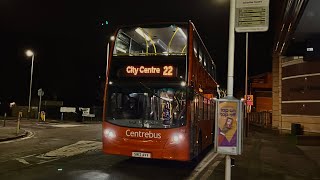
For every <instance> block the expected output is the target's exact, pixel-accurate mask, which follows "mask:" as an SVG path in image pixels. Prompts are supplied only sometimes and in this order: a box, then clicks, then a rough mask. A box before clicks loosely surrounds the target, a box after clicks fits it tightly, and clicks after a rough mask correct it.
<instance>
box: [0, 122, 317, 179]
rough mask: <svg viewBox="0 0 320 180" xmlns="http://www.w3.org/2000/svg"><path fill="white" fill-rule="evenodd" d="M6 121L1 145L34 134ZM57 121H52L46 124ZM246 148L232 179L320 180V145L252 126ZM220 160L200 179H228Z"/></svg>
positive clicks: (1, 135) (1, 129)
mask: <svg viewBox="0 0 320 180" xmlns="http://www.w3.org/2000/svg"><path fill="white" fill-rule="evenodd" d="M8 121H9V120H8ZM2 122H3V121H2V120H0V142H3V141H9V140H13V139H19V138H23V137H25V136H28V133H30V132H29V131H27V130H24V129H23V128H22V129H20V130H19V133H17V127H16V123H17V121H16V120H10V121H9V123H6V124H7V125H6V127H3V126H2ZM57 122H59V121H54V120H52V121H50V120H49V121H47V122H45V123H57ZM73 123H76V122H73ZM319 137H320V136H319ZM243 147H244V149H243V153H242V155H238V156H232V158H234V159H235V166H234V167H232V169H231V178H232V179H237V180H242V179H243V180H250V179H254V180H260V179H261V180H266V179H272V180H274V179H275V180H278V179H279V180H298V179H308V180H320V146H300V145H299V146H298V145H297V137H296V136H291V135H280V134H278V133H275V131H272V130H269V129H264V128H261V127H255V126H254V127H250V132H249V134H248V137H245V139H244V146H243ZM218 157H219V158H217V159H216V160H215V162H213V163H211V164H209V165H208V166H210V167H208V168H206V169H207V170H208V171H209V172H210V173H205V176H202V178H200V179H215V180H218V179H219V180H220V179H224V175H225V174H224V172H225V169H224V168H225V162H224V158H223V157H224V156H223V155H219V156H218Z"/></svg>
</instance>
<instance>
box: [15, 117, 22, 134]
mask: <svg viewBox="0 0 320 180" xmlns="http://www.w3.org/2000/svg"><path fill="white" fill-rule="evenodd" d="M20 118H21V116H20V113H19V116H18V122H17V131H16V133H17V135H18V134H19V130H20Z"/></svg>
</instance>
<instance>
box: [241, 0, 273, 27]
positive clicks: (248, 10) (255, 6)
mask: <svg viewBox="0 0 320 180" xmlns="http://www.w3.org/2000/svg"><path fill="white" fill-rule="evenodd" d="M268 28H269V0H237V4H236V24H235V29H236V32H263V31H267V30H268Z"/></svg>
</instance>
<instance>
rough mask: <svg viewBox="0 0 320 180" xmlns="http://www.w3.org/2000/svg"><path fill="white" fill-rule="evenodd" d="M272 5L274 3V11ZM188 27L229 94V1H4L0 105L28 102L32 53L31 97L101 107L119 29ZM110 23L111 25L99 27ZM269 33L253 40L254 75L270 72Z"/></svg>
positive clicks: (240, 65) (239, 75)
mask: <svg viewBox="0 0 320 180" xmlns="http://www.w3.org/2000/svg"><path fill="white" fill-rule="evenodd" d="M271 5H272V4H271ZM188 20H191V21H192V22H193V23H194V24H195V26H196V28H197V30H198V31H199V33H200V36H201V37H202V39H203V41H204V43H205V45H206V46H207V49H208V50H209V52H210V54H211V56H212V57H213V59H214V61H215V63H216V65H217V69H218V71H217V76H218V79H217V80H218V82H219V83H220V84H222V86H224V87H225V85H226V79H227V57H228V31H229V29H228V25H229V1H228V0H197V1H196V0H194V1H190V0H189V1H188V0H187V1H186V0H184V1H182V0H174V1H172V0H171V1H168V0H162V1H132V0H122V1H115V2H112V3H111V2H110V1H106V0H104V1H99V0H95V1H72V0H68V1H66V0H54V1H50V0H47V1H43V0H28V1H22V0H1V1H0V54H1V56H0V62H1V65H0V77H1V78H0V83H1V86H0V101H15V102H17V103H18V104H20V105H26V104H27V102H28V93H29V81H30V69H31V58H29V57H26V56H25V53H24V52H25V50H26V49H32V50H33V51H34V52H35V64H34V74H33V87H32V88H33V91H32V96H33V97H36V96H37V90H38V89H39V88H42V89H43V90H44V91H45V96H44V100H61V101H64V104H65V105H67V106H75V105H82V106H92V105H101V104H100V102H99V101H97V92H99V89H100V87H99V84H100V83H101V82H102V81H103V79H104V75H105V64H106V63H105V59H106V56H105V54H106V50H105V47H106V44H107V41H108V39H109V37H110V36H111V35H112V34H113V33H114V31H115V30H116V28H117V27H118V26H119V25H125V24H136V23H148V22H180V21H188ZM105 21H108V22H109V24H108V25H103V26H102V23H103V22H105ZM236 38H237V39H236V55H235V92H237V91H239V90H243V86H244V72H245V34H236ZM272 40H273V37H272V27H271V30H270V31H269V32H267V33H251V34H250V41H249V48H250V50H249V51H250V56H249V75H256V74H259V73H264V72H267V71H271V45H272Z"/></svg>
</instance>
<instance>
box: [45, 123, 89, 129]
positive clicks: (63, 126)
mask: <svg viewBox="0 0 320 180" xmlns="http://www.w3.org/2000/svg"><path fill="white" fill-rule="evenodd" d="M50 126H52V127H60V128H69V127H78V126H84V125H79V124H51V125H50Z"/></svg>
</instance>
